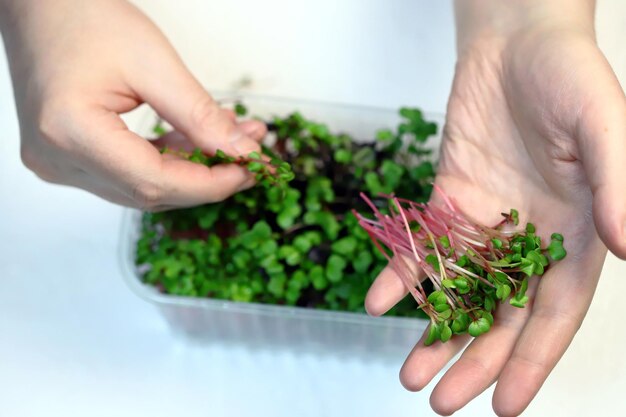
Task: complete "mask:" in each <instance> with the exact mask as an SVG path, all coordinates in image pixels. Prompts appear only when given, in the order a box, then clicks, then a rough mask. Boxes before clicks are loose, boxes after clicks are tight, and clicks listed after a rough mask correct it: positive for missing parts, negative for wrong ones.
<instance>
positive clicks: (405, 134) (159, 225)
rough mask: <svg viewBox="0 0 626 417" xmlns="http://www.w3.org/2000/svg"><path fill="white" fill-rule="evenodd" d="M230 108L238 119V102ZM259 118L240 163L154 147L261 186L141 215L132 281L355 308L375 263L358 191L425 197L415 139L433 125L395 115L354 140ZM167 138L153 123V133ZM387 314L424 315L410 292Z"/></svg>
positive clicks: (408, 113)
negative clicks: (227, 167)
mask: <svg viewBox="0 0 626 417" xmlns="http://www.w3.org/2000/svg"><path fill="white" fill-rule="evenodd" d="M234 110H235V112H236V113H237V114H238V115H244V114H246V112H247V109H246V108H245V106H243V105H242V104H241V103H236V104H235V108H234ZM265 122H266V124H267V127H268V131H269V134H268V137H270V138H268V140H267V142H266V144H265V145H263V146H262V148H261V151H260V152H259V153H258V154H254V153H253V154H250V155H247V156H246V157H245V158H233V157H231V156H229V155H226V154H225V153H224V152H220V151H218V152H216V153H215V154H214V155H206V154H204V153H203V152H201V151H199V150H195V151H193V152H191V153H184V152H182V153H181V152H180V151H175V150H172V149H168V150H164V152H168V153H174V154H176V155H178V156H180V157H182V158H185V159H188V160H190V161H193V162H197V163H201V164H205V165H208V166H213V165H215V164H219V163H229V164H240V165H242V166H246V167H247V169H248V170H250V171H252V172H253V173H254V174H255V176H256V177H257V179H258V184H259V185H260V186H256V187H252V188H250V189H248V190H245V191H242V192H239V193H237V194H235V195H234V196H232V197H231V198H229V199H227V200H225V201H223V202H219V203H214V204H205V205H201V206H198V207H191V208H186V209H179V210H172V211H167V212H159V213H144V214H143V220H142V225H141V235H140V238H139V239H138V241H137V245H136V263H137V265H138V267H139V268H138V270H139V271H140V274H141V279H142V280H143V281H144V282H145V283H147V284H151V285H154V286H155V287H157V288H158V289H159V290H160V291H162V292H164V293H167V294H172V295H180V296H187V297H212V298H218V299H226V300H233V301H241V302H259V303H267V304H280V305H295V306H302V307H312V308H322V309H329V310H339V311H353V312H364V307H363V304H364V299H365V295H366V293H367V291H368V289H369V287H370V285H371V284H372V282H373V280H374V278H375V277H376V275H377V274H378V273H379V272H380V271H381V270H382V269H383V268H384V267H385V264H386V260H385V257H384V256H383V255H382V254H380V253H379V252H378V251H377V250H376V247H375V246H374V243H373V242H372V241H371V240H370V238H369V236H368V234H367V233H366V232H365V231H364V230H363V229H362V228H361V227H360V226H359V223H358V220H357V218H356V217H355V216H354V215H353V214H352V212H351V210H352V209H353V208H356V209H358V210H364V209H366V208H367V205H366V204H365V203H364V202H363V201H362V200H361V199H360V197H359V193H360V191H361V190H364V191H366V192H368V193H371V194H378V193H381V192H382V193H387V194H389V193H391V192H394V193H395V194H396V195H399V196H402V197H405V198H408V199H411V200H417V201H426V200H428V197H429V195H430V192H431V189H432V187H431V185H430V184H431V183H432V180H433V177H434V164H433V162H432V160H431V158H430V157H429V154H430V152H431V150H430V149H429V148H427V147H426V146H425V142H426V140H427V138H428V137H430V136H432V135H433V134H434V133H436V131H437V126H436V124H434V123H432V122H429V121H427V120H425V119H424V117H423V115H422V113H421V112H420V111H419V110H417V109H408V108H403V109H401V110H400V123H399V124H398V126H397V127H396V128H395V129H393V130H387V129H385V130H381V131H380V132H378V134H377V135H376V138H367V137H362V138H359V139H360V140H359V141H357V140H354V138H353V137H351V136H349V135H348V134H346V133H342V132H335V131H333V130H331V128H330V127H329V126H327V125H325V124H323V123H320V122H318V121H312V120H310V119H308V118H305V117H304V116H303V115H302V114H300V113H298V112H292V113H290V114H287V115H284V116H280V117H279V116H276V117H273V118H271V119H269V120H266V121H265ZM167 131H168V126H167V125H166V124H163V123H157V125H156V126H155V129H154V132H155V133H156V134H157V135H158V136H161V135H163V134H166V133H167ZM367 139H369V141H368V142H363V140H367ZM292 178H293V179H292ZM291 179H292V180H291ZM289 180H291V181H289ZM379 200H380V201H379ZM379 200H378V199H375V201H377V202H380V203H382V202H383V201H384V200H383V199H379ZM388 314H390V315H402V316H417V315H422V316H423V313H421V311H420V310H418V309H417V308H416V304H415V301H414V300H413V299H412V298H409V297H406V298H405V299H404V300H403V301H402V302H401V303H399V304H398V306H396V307H395V308H394V309H392V311H390V312H389V313H388Z"/></svg>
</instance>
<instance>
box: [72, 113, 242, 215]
mask: <svg viewBox="0 0 626 417" xmlns="http://www.w3.org/2000/svg"><path fill="white" fill-rule="evenodd" d="M84 123H85V127H84V132H85V136H84V137H82V138H81V141H82V142H83V146H81V148H79V149H78V153H76V154H75V155H73V157H72V159H73V160H74V161H75V162H76V163H77V164H79V168H80V169H82V170H83V171H85V172H86V173H87V174H88V175H85V176H84V177H86V179H82V180H81V179H80V178H81V177H78V179H77V181H82V183H81V184H73V185H77V186H79V187H81V188H85V189H88V190H94V189H95V188H96V187H100V188H101V187H108V188H110V189H113V190H115V191H116V192H117V193H118V194H119V196H117V197H114V196H112V195H111V193H106V196H105V197H106V198H108V199H109V200H112V201H116V202H118V201H120V202H124V204H126V205H131V206H134V207H140V208H142V209H146V210H152V211H155V210H162V209H164V208H168V207H188V206H194V205H198V204H203V203H209V202H215V201H221V200H223V199H225V198H227V197H228V196H230V195H231V194H233V193H235V192H237V191H241V190H243V189H246V188H249V187H251V186H252V185H253V184H254V177H253V176H252V175H251V174H250V173H249V172H248V171H247V170H246V169H243V168H242V167H240V166H237V165H217V166H214V167H211V168H209V167H206V166H204V165H201V164H196V163H193V162H189V161H186V160H183V159H179V158H171V157H169V156H167V155H161V154H160V153H159V152H158V151H157V149H155V147H154V146H153V145H152V144H150V143H149V142H148V141H146V140H144V139H143V138H141V137H139V136H137V135H135V134H134V133H132V132H130V131H128V130H126V129H117V130H111V129H110V127H107V126H101V125H99V124H97V123H93V124H91V128H87V127H86V126H88V125H90V123H89V118H87V117H85V122H84ZM93 126H100V127H99V128H98V130H95V131H94V128H93ZM169 139H170V140H184V138H183V139H181V137H180V136H176V135H172V136H171V137H170V138H169ZM87 178H92V179H93V178H95V179H98V184H92V183H89V180H88V179H87ZM96 192H97V190H96ZM124 199H126V201H125V200H124ZM127 201H130V204H127Z"/></svg>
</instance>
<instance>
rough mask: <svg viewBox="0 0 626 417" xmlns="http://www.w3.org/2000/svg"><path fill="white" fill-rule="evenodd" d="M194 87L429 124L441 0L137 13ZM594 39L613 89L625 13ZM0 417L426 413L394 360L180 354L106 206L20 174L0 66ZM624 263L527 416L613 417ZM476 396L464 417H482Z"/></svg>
mask: <svg viewBox="0 0 626 417" xmlns="http://www.w3.org/2000/svg"><path fill="white" fill-rule="evenodd" d="M136 3H137V4H139V5H140V6H141V7H142V8H143V9H144V10H145V11H146V12H147V13H148V14H149V15H150V16H151V17H152V18H153V19H154V20H156V21H157V23H158V24H159V25H160V26H161V27H162V28H163V30H164V31H165V32H166V34H167V35H168V36H169V37H170V39H171V40H172V42H173V43H174V44H175V46H176V47H177V48H178V50H179V51H180V52H181V54H182V56H183V58H184V59H185V61H186V62H187V63H188V64H189V66H190V67H191V69H192V70H193V71H194V73H195V74H196V75H197V76H198V77H199V78H200V79H201V80H202V81H203V82H204V83H205V84H206V85H208V86H210V87H213V88H216V89H222V90H223V89H227V88H229V87H231V86H232V85H233V84H234V83H236V81H237V80H238V79H240V78H241V77H243V76H248V77H250V78H251V79H252V80H253V90H254V91H255V92H260V93H268V94H274V95H281V96H289V97H298V98H310V99H318V100H324V101H335V102H346V103H357V104H368V105H375V106H383V107H397V106H399V105H402V104H409V105H419V106H421V107H423V108H425V109H427V110H430V111H435V112H443V111H444V110H445V103H446V94H447V92H448V89H449V86H450V82H451V78H452V75H453V64H454V36H453V19H452V13H451V5H450V3H449V2H448V1H430V2H427V1H415V0H393V1H382V0H379V1H373V0H369V1H363V0H349V1H348V0H344V1H341V2H337V1H330V0H316V1H301V2H293V1H291V2H289V1H278V0H272V1H263V2H253V1H242V0H239V1H229V2H227V1H212V2H206V1H200V0H197V1H190V0H180V1H176V2H171V1H164V0H160V1H157V0H150V1H149V0H142V1H137V2H136ZM597 20H598V34H599V35H598V36H599V42H600V46H601V47H602V48H603V50H604V51H605V53H606V54H607V57H608V58H609V61H610V62H611V64H612V65H613V67H614V69H615V70H616V72H617V73H618V76H619V77H620V79H621V81H622V85H625V84H626V49H625V48H624V40H625V39H626V3H624V2H623V1H620V0H600V1H599V12H598V19H597ZM0 129H1V132H2V134H1V136H0V417H5V416H7V417H8V416H44V415H45V416H142V415H150V416H154V417H157V416H169V415H186V416H191V417H195V416H248V415H254V416H259V417H261V416H351V415H360V416H381V415H382V416H387V415H393V416H397V417H401V416H429V415H432V412H431V411H430V409H429V407H428V395H429V390H426V391H424V392H422V393H417V394H414V393H408V392H405V391H404V390H403V389H402V387H401V386H400V385H399V383H398V380H397V370H398V368H399V366H400V364H401V362H402V360H403V358H398V360H397V363H394V364H387V365H383V364H376V363H369V364H364V363H359V362H358V361H347V362H346V361H339V360H336V359H332V358H321V357H315V356H304V355H298V354H296V353H285V352H282V353H281V352H273V353H272V352H270V353H268V352H265V353H261V352H250V351H246V350H243V349H232V348H229V349H226V348H225V347H220V346H213V347H210V348H209V347H202V346H196V345H192V344H190V343H188V342H186V341H185V340H181V339H178V338H175V337H174V336H172V335H171V334H170V332H169V331H168V329H167V328H166V325H165V323H164V322H163V321H162V319H161V318H160V317H159V316H158V314H157V311H156V310H154V309H153V308H152V306H150V305H148V304H147V303H145V302H144V301H142V300H140V299H138V298H136V297H135V296H134V295H133V294H132V293H131V292H130V291H129V290H128V289H127V288H126V287H125V285H124V283H123V282H122V279H121V274H120V272H119V267H118V264H117V244H118V243H117V239H118V226H119V223H120V219H121V209H120V208H119V207H115V206H113V205H110V204H108V203H105V202H103V201H101V200H99V199H97V198H95V197H93V196H91V195H88V194H86V193H84V192H82V191H79V190H73V189H68V188H64V187H57V186H52V185H49V184H45V183H43V182H41V181H40V180H38V179H37V178H36V177H35V176H34V175H33V174H31V173H29V172H28V171H27V170H26V169H25V168H23V167H22V165H21V163H20V161H19V152H18V149H19V145H18V129H17V121H16V116H15V109H14V106H13V102H12V93H11V87H10V80H9V76H8V71H7V68H6V63H5V62H4V60H3V59H2V60H1V61H0ZM625 274H626V264H624V263H620V262H619V261H617V260H616V259H615V258H613V257H612V256H610V257H609V258H608V261H607V264H606V267H605V270H604V272H603V276H602V279H601V280H600V286H599V288H598V291H597V295H596V297H595V299H594V302H593V304H592V306H591V309H590V311H589V314H588V317H587V320H586V321H585V323H584V324H583V327H582V329H581V330H580V332H579V334H578V336H577V337H576V339H575V340H574V342H573V344H572V346H571V348H570V349H569V350H568V352H567V353H566V355H565V357H564V358H563V360H562V361H561V362H560V364H559V365H558V366H557V368H556V369H555V370H554V372H553V373H552V375H551V377H550V378H549V379H548V381H547V382H546V384H545V386H544V388H543V389H542V391H541V392H540V394H539V395H538V397H537V399H536V400H535V401H534V403H533V404H532V405H531V406H530V408H529V409H528V411H527V413H526V415H528V416H545V415H553V416H581V417H583V416H585V417H586V416H590V415H594V416H599V415H612V416H616V415H617V416H626V400H624V392H626V361H625V360H624V359H623V351H624V346H625V345H626V336H625V333H624V332H623V330H622V329H621V327H622V326H621V325H620V322H621V314H622V312H623V309H621V308H618V303H619V302H622V300H623V294H626V280H625V278H624V275H625ZM490 401H491V400H490V392H487V393H486V394H485V395H483V396H481V397H479V398H478V399H477V400H475V401H474V402H473V403H471V404H470V406H468V407H467V408H466V409H465V410H463V411H461V412H459V413H458V415H462V416H484V415H490V414H491V409H490Z"/></svg>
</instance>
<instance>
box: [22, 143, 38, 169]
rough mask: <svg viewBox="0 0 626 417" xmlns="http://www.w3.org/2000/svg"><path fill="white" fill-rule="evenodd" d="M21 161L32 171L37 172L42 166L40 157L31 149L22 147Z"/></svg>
mask: <svg viewBox="0 0 626 417" xmlns="http://www.w3.org/2000/svg"><path fill="white" fill-rule="evenodd" d="M20 159H21V160H22V163H23V164H24V166H25V167H26V168H28V169H30V170H31V171H37V170H38V169H39V167H40V166H41V161H40V158H39V156H38V155H37V153H36V152H34V151H33V150H32V148H30V147H27V146H22V147H21V148H20Z"/></svg>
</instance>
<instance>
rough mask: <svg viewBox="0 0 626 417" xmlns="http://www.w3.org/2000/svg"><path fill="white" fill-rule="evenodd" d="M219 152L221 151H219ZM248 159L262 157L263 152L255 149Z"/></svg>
mask: <svg viewBox="0 0 626 417" xmlns="http://www.w3.org/2000/svg"><path fill="white" fill-rule="evenodd" d="M218 152H219V151H218ZM248 159H261V154H260V153H258V152H256V151H254V152H250V153H249V154H248Z"/></svg>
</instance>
